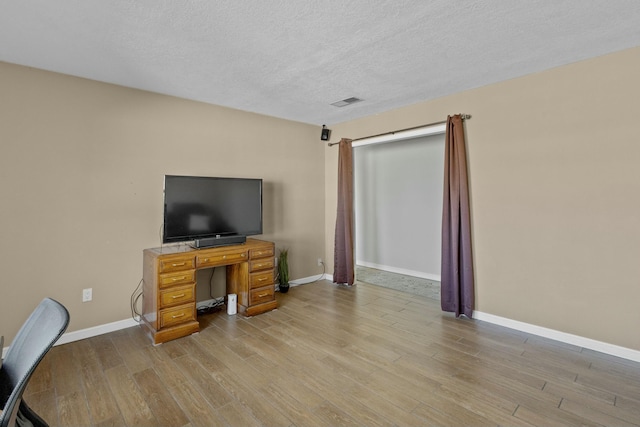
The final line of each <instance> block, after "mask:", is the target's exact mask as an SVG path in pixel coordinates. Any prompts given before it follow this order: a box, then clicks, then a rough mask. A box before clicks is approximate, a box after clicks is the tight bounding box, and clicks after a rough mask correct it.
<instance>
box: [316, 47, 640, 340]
mask: <svg viewBox="0 0 640 427" xmlns="http://www.w3.org/2000/svg"><path fill="white" fill-rule="evenodd" d="M638 70H640V48H635V49H630V50H626V51H622V52H618V53H615V54H611V55H608V56H604V57H600V58H595V59H591V60H587V61H583V62H579V63H575V64H571V65H568V66H564V67H560V68H556V69H553V70H549V71H546V72H542V73H538V74H534V75H530V76H526V77H522V78H518V79H514V80H510V81H506V82H502V83H498V84H494V85H490V86H486V87H482V88H478V89H475V90H470V91H466V92H462V93H459V94H456V95H453V96H449V97H445V98H441V99H437V100H434V101H430V102H425V103H421V104H416V105H412V106H410V107H406V108H402V109H398V110H394V111H391V112H388V113H384V114H379V115H376V116H371V117H367V118H364V119H360V120H354V121H351V122H347V123H342V124H340V125H334V126H332V140H333V141H336V140H339V139H340V138H341V137H349V138H358V137H363V136H368V135H373V134H378V133H382V132H388V131H392V130H397V129H402V128H406V127H412V126H418V125H421V124H426V123H431V122H436V121H440V120H444V119H446V116H447V114H455V113H468V114H472V116H473V118H472V119H471V120H469V121H467V122H466V132H467V144H468V157H469V174H470V186H471V205H472V216H473V219H472V227H473V242H474V262H475V268H476V309H477V310H479V311H481V312H484V313H488V314H493V315H496V316H502V317H506V318H509V319H514V320H518V321H521V322H526V323H529V324H534V325H538V326H542V327H546V328H551V329H555V330H559V331H562V332H566V333H570V334H575V335H579V336H583V337H586V338H591V339H594V340H598V341H602V342H606V343H610V344H614V345H619V346H623V347H627V348H630V349H635V350H640V334H638V332H637V330H638V328H639V327H640V310H638V303H639V302H640V137H639V135H640V127H639V125H638V120H637V117H638V115H639V114H640V102H639V100H640V80H638V76H637V75H638ZM336 173H337V147H333V148H326V147H325V182H326V188H325V191H326V205H325V206H326V215H325V217H326V224H325V228H326V235H325V239H326V240H325V246H326V248H327V254H326V258H327V261H328V264H329V265H328V266H329V269H328V270H329V272H333V228H334V222H335V210H336V196H335V192H336V178H335V177H336Z"/></svg>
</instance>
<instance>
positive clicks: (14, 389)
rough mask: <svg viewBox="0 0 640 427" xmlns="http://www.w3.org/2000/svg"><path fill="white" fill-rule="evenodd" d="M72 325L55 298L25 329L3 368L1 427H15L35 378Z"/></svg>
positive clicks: (42, 305)
mask: <svg viewBox="0 0 640 427" xmlns="http://www.w3.org/2000/svg"><path fill="white" fill-rule="evenodd" d="M68 325H69V312H68V311H67V309H66V308H65V307H64V306H63V305H62V304H60V303H59V302H57V301H55V300H53V299H51V298H45V299H44V300H43V301H42V302H41V303H40V304H39V305H38V306H37V307H36V309H35V310H34V311H33V313H31V315H30V316H29V318H28V319H27V321H26V322H25V323H24V324H23V325H22V327H21V328H20V330H19V331H18V334H17V335H16V337H15V338H14V339H13V341H12V342H11V345H10V346H9V349H8V350H7V354H6V356H5V358H4V361H3V362H2V367H1V368H0V405H2V404H3V405H2V406H4V408H3V410H2V413H0V427H8V426H14V425H15V420H16V416H17V413H18V408H19V406H20V403H21V401H22V393H23V392H24V390H25V388H26V386H27V384H28V382H29V379H30V378H31V375H32V374H33V372H34V371H35V369H36V367H37V366H38V364H39V363H40V361H42V358H43V357H44V356H45V354H47V352H48V351H49V350H50V349H51V347H53V345H54V344H55V342H56V341H57V340H58V339H59V338H60V336H62V334H63V333H64V331H65V330H66V329H67V326H68ZM5 399H6V400H5Z"/></svg>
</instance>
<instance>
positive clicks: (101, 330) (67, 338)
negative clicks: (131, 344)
mask: <svg viewBox="0 0 640 427" xmlns="http://www.w3.org/2000/svg"><path fill="white" fill-rule="evenodd" d="M132 326H138V320H136V319H124V320H118V321H116V322H111V323H105V324H104V325H98V326H93V327H91V328H86V329H80V330H78V331H73V332H66V333H64V334H62V336H61V337H60V339H58V341H56V343H55V344H54V345H62V344H68V343H70V342H74V341H80V340H83V339H86V338H91V337H97V336H98V335H103V334H108V333H109V332H115V331H119V330H120V329H126V328H130V327H132ZM8 349H9V347H5V348H3V349H2V358H3V359H4V356H5V354H6V352H7V350H8Z"/></svg>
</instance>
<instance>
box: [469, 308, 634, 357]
mask: <svg viewBox="0 0 640 427" xmlns="http://www.w3.org/2000/svg"><path fill="white" fill-rule="evenodd" d="M473 318H474V319H477V320H482V321H484V322H488V323H493V324H494V325H499V326H504V327H506V328H510V329H515V330H517V331H521V332H527V333H530V334H533V335H537V336H540V337H544V338H550V339H552V340H556V341H560V342H563V343H567V344H572V345H576V346H578V347H583V348H588V349H589V350H594V351H599V352H600V353H605V354H609V355H611V356H616V357H621V358H623V359H627V360H632V361H634V362H640V351H638V350H633V349H630V348H626V347H621V346H618V345H614V344H609V343H606V342H602V341H596V340H593V339H591V338H585V337H581V336H579V335H573V334H568V333H566V332H561V331H557V330H555V329H549V328H544V327H542V326H537V325H532V324H530V323H525V322H520V321H518V320H512V319H508V318H506V317H500V316H496V315H493V314H489V313H483V312H481V311H474V312H473Z"/></svg>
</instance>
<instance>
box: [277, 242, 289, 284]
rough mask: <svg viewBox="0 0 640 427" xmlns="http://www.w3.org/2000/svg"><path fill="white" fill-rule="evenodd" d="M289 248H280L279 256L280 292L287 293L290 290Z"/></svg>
mask: <svg viewBox="0 0 640 427" xmlns="http://www.w3.org/2000/svg"><path fill="white" fill-rule="evenodd" d="M288 257H289V250H288V249H280V254H279V256H278V288H279V289H280V292H282V293H283V294H286V293H287V292H289V260H288V259H287V258H288Z"/></svg>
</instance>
